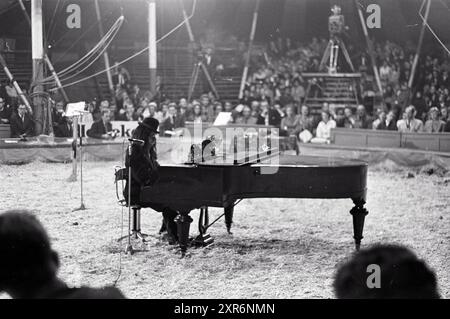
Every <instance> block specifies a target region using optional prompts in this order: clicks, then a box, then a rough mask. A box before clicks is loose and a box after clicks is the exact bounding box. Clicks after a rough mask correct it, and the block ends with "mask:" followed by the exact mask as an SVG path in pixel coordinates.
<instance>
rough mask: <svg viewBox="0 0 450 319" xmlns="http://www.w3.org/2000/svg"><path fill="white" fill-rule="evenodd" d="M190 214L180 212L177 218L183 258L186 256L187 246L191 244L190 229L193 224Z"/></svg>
mask: <svg viewBox="0 0 450 319" xmlns="http://www.w3.org/2000/svg"><path fill="white" fill-rule="evenodd" d="M189 213H190V212H179V213H178V215H177V217H176V218H175V222H176V223H177V232H178V243H179V244H180V249H181V257H184V256H185V255H186V250H187V245H188V242H189V228H190V226H191V223H192V218H191V216H189Z"/></svg>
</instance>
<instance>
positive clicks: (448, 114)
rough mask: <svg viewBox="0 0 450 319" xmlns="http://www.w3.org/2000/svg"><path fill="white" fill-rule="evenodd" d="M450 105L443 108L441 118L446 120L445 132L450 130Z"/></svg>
mask: <svg viewBox="0 0 450 319" xmlns="http://www.w3.org/2000/svg"><path fill="white" fill-rule="evenodd" d="M449 110H450V107H448V108H446V107H444V108H442V109H441V119H442V120H443V121H444V122H445V126H444V132H450V111H449Z"/></svg>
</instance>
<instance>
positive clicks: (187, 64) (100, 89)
mask: <svg viewBox="0 0 450 319" xmlns="http://www.w3.org/2000/svg"><path fill="white" fill-rule="evenodd" d="M137 50H139V49H133V48H131V47H128V48H124V49H122V50H121V51H120V54H118V55H117V56H116V59H117V60H122V59H124V58H126V57H128V56H130V55H131V54H133V53H134V52H136V51H137ZM234 54H235V51H234V50H217V52H216V56H217V58H218V60H219V61H221V62H223V63H225V64H227V62H228V61H229V60H230V59H231V57H232V56H233V55H234ZM5 59H6V61H7V63H8V66H9V68H10V70H11V72H12V73H13V75H14V76H15V78H16V79H17V80H18V82H19V84H20V85H23V86H24V87H28V86H29V83H30V80H31V76H32V60H31V54H30V53H29V52H28V53H27V54H23V53H21V54H17V53H9V54H5ZM195 62H196V60H195V57H194V55H193V54H192V52H191V51H189V50H188V49H187V48H160V49H159V50H158V75H159V76H161V79H162V84H163V90H164V92H165V94H166V95H167V96H168V97H169V98H171V99H179V98H181V97H187V95H188V87H189V81H190V79H191V76H192V72H193V68H194V64H195ZM111 63H113V61H111ZM64 66H66V65H64ZM64 66H62V65H55V69H56V70H60V69H61V68H63V67H64ZM125 67H126V68H127V69H128V71H129V72H130V74H131V78H132V80H133V82H136V83H137V84H138V85H139V86H140V88H141V90H148V89H149V87H150V83H149V69H148V55H147V54H145V53H144V54H142V55H140V56H138V57H136V58H134V59H133V60H131V61H129V62H128V63H126V64H125ZM103 68H104V65H103V59H99V60H98V61H97V62H96V63H95V64H94V65H93V66H92V67H91V68H90V70H89V71H87V72H84V73H83V74H81V75H78V76H76V77H74V78H71V79H70V80H69V81H68V82H72V81H76V80H78V79H81V78H82V77H85V76H87V75H89V74H92V73H94V72H97V71H99V70H102V69H103ZM0 75H1V77H2V78H5V77H6V75H5V74H4V72H3V70H1V71H0ZM240 80H241V74H240V70H237V71H236V72H235V73H232V74H227V76H223V77H221V78H218V79H216V82H215V84H216V88H217V91H218V92H219V95H220V98H221V99H222V100H230V101H232V102H236V101H237V96H238V93H239V86H240ZM65 90H66V92H67V94H68V96H69V99H70V100H73V101H81V100H92V99H93V98H95V97H99V98H111V93H110V92H109V88H108V81H107V78H106V75H105V74H102V75H99V76H97V77H94V78H91V79H89V80H86V81H84V82H82V83H80V84H77V85H75V86H71V87H67V88H66V89H65ZM200 94H201V80H200V77H199V80H198V81H197V86H196V88H195V91H194V95H193V96H194V97H198V96H199V95H200Z"/></svg>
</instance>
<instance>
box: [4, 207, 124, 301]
mask: <svg viewBox="0 0 450 319" xmlns="http://www.w3.org/2000/svg"><path fill="white" fill-rule="evenodd" d="M58 268H59V258H58V254H57V253H56V252H55V251H54V250H53V249H52V248H51V245H50V240H49V237H48V235H47V232H46V231H45V229H44V227H43V226H42V224H41V223H40V222H39V221H38V220H37V218H36V217H35V216H33V215H32V214H31V213H29V212H28V211H25V210H11V211H7V212H4V213H2V214H0V292H6V293H8V294H9V295H10V296H11V297H13V298H80V299H90V298H123V295H122V294H121V293H120V291H119V290H117V289H116V288H102V289H92V288H87V287H82V288H69V287H67V285H66V284H65V283H64V282H63V281H61V280H60V279H59V278H58V277H57V272H58Z"/></svg>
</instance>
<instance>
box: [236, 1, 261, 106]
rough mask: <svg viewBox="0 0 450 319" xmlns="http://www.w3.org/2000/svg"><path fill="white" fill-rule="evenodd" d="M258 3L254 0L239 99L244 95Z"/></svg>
mask: <svg viewBox="0 0 450 319" xmlns="http://www.w3.org/2000/svg"><path fill="white" fill-rule="evenodd" d="M259 3H260V0H256V4H255V10H254V11H253V21H252V28H251V30H250V41H249V43H248V50H247V56H246V57H245V65H244V71H243V72H242V79H241V86H240V88H239V99H242V97H243V96H244V88H245V82H246V81H247V75H248V68H249V65H250V56H251V53H252V45H253V40H254V38H255V32H256V24H257V22H258V12H259Z"/></svg>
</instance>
